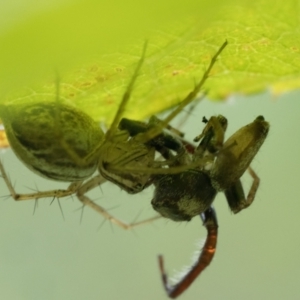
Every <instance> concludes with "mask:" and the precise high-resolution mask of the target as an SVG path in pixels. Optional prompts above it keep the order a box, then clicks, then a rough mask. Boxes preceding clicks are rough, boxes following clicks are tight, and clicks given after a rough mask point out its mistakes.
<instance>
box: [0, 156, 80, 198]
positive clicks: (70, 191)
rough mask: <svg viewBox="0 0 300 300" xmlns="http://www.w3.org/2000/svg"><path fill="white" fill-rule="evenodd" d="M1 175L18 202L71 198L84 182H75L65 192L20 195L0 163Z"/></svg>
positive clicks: (54, 191) (52, 191) (55, 191)
mask: <svg viewBox="0 0 300 300" xmlns="http://www.w3.org/2000/svg"><path fill="white" fill-rule="evenodd" d="M0 173H1V176H2V178H3V179H4V182H5V184H6V186H7V188H8V190H9V192H10V195H11V196H12V198H13V199H14V200H16V201H23V200H37V199H40V198H48V197H52V198H53V197H54V198H63V197H67V196H70V195H72V194H74V193H75V192H76V191H77V190H78V188H79V187H80V186H81V185H82V181H77V182H73V183H71V184H70V185H69V187H68V188H67V189H65V190H51V191H44V192H36V193H28V194H18V193H17V192H16V191H15V189H14V187H13V185H12V184H11V181H10V180H9V177H8V175H7V173H6V171H5V169H4V167H3V164H2V163H1V162H0Z"/></svg>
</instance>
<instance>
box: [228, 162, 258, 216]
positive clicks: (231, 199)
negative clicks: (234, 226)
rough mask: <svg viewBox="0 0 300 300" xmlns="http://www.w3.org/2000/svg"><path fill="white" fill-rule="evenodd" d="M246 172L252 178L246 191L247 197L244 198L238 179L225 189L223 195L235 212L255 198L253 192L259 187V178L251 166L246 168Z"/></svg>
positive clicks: (245, 206) (248, 204)
mask: <svg viewBox="0 0 300 300" xmlns="http://www.w3.org/2000/svg"><path fill="white" fill-rule="evenodd" d="M248 172H249V173H250V175H251V177H252V178H253V182H252V185H251V188H250V190H249V192H248V195H247V198H245V193H244V189H243V186H242V183H241V181H240V180H238V181H237V182H236V183H235V184H234V185H233V186H231V187H230V188H229V189H227V190H225V192H224V193H225V196H226V199H227V202H228V205H229V207H230V209H231V210H232V212H233V213H235V214H237V213H238V212H240V211H241V210H243V209H245V208H247V207H248V206H250V205H251V204H252V202H253V201H254V199H255V194H256V192H257V189H258V187H259V182H260V179H259V177H258V176H257V175H256V173H255V172H254V171H253V169H252V168H251V167H249V168H248Z"/></svg>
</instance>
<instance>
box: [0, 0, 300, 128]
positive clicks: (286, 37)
mask: <svg viewBox="0 0 300 300" xmlns="http://www.w3.org/2000/svg"><path fill="white" fill-rule="evenodd" d="M35 2H36V1H33V0H23V1H21V0H19V3H17V2H14V6H10V5H12V4H11V3H12V2H9V1H3V2H2V3H1V4H0V5H1V11H2V13H3V15H4V18H3V19H2V20H1V21H0V44H1V47H0V65H1V69H0V76H1V84H0V90H1V99H0V101H1V103H10V102H15V101H21V102H24V101H26V102H33V101H53V100H55V99H56V91H55V81H56V78H57V76H58V77H59V81H60V99H62V100H63V101H65V102H67V103H73V104H74V105H75V106H77V107H80V108H81V109H83V110H84V111H86V112H87V113H89V114H90V115H91V116H92V117H93V118H94V119H98V120H99V119H101V120H105V121H106V122H110V120H111V119H112V116H113V114H114V112H115V111H116V108H117V106H118V103H119V101H120V99H121V97H122V93H123V92H124V89H125V87H126V84H127V82H128V81H129V79H130V76H131V75H132V72H133V69H134V67H135V65H136V63H137V61H138V59H139V57H140V55H141V51H142V47H143V44H144V41H145V40H146V39H147V40H148V49H147V58H146V61H145V63H144V66H143V68H142V71H141V74H140V76H139V78H138V80H137V83H136V85H135V88H134V92H133V95H132V99H131V101H130V105H129V106H128V108H127V111H126V114H127V116H130V117H131V118H137V119H142V118H144V117H146V116H149V115H151V114H155V113H157V112H159V111H162V110H164V109H166V108H168V107H171V106H173V105H175V104H176V103H178V101H179V100H180V99H182V98H183V97H184V96H185V95H186V94H187V93H188V92H189V91H190V90H191V89H192V88H193V85H194V82H195V81H197V79H198V78H200V77H201V75H202V73H203V71H204V68H205V67H206V66H207V65H208V64H209V61H210V59H211V57H212V56H213V55H214V53H215V52H216V51H217V49H218V47H219V46H220V45H221V44H222V43H223V42H224V40H225V39H227V40H228V41H229V45H228V47H227V48H226V50H225V51H224V53H223V54H222V56H221V58H220V59H219V61H218V62H217V64H216V66H215V67H214V69H213V71H212V74H211V77H210V78H209V80H208V81H207V83H206V85H205V88H206V89H207V90H208V95H209V97H210V98H212V99H224V98H225V97H226V96H228V95H230V94H232V93H246V94H249V93H257V92H260V91H262V90H265V89H270V90H271V91H272V92H273V93H274V94H278V93H282V92H285V91H289V90H291V89H295V88H299V86H300V76H299V70H300V55H299V49H300V39H299V34H300V32H299V13H300V12H299V1H296V0H287V1H285V2H283V1H279V0H273V1H271V0H265V1H263V0H260V1H254V2H253V1H252V2H251V1H246V0H244V1H241V0H240V1H237V0H236V1H234V0H231V1H226V3H225V4H224V1H220V0H215V1H208V0H202V1H199V0H187V1H171V0H163V1H159V2H153V1H150V0H145V1H137V0H128V1H121V0H115V1H96V0H88V1H86V0H85V1H83V0H77V1H74V0H73V1H67V0H65V1H56V2H55V0H52V1H43V2H45V3H47V4H39V5H40V6H38V7H37V6H36V3H35ZM103 2H105V3H103ZM57 74H58V75H57ZM24 86H26V88H24ZM28 87H30V88H28Z"/></svg>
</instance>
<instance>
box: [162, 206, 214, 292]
mask: <svg viewBox="0 0 300 300" xmlns="http://www.w3.org/2000/svg"><path fill="white" fill-rule="evenodd" d="M200 217H201V219H202V221H203V225H204V226H205V227H206V230H207V238H206V241H205V244H204V247H203V248H202V251H201V253H200V256H199V258H198V260H197V262H196V263H195V264H194V265H193V266H192V267H191V269H190V271H189V272H188V273H187V274H186V275H185V276H184V277H183V278H182V279H181V280H180V281H179V282H178V283H177V284H175V285H173V286H170V285H169V284H168V276H167V274H166V272H165V269H164V260H163V256H162V255H160V256H159V257H158V262H159V268H160V273H161V277H162V281H163V285H164V287H165V290H166V292H167V294H168V296H169V297H170V298H176V297H178V296H179V295H180V294H181V293H183V292H184V291H185V290H186V289H187V288H188V287H189V286H190V285H191V284H192V283H193V282H194V280H195V279H196V278H197V277H198V276H199V275H200V274H201V273H202V271H203V270H204V269H205V268H206V267H207V266H208V265H209V264H210V262H211V261H212V259H213V257H214V255H215V251H216V246H217V237H218V221H217V216H216V212H215V210H214V209H213V208H212V207H211V208H209V209H208V210H206V211H205V212H204V213H202V214H201V215H200Z"/></svg>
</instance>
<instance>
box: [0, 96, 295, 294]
mask: <svg viewBox="0 0 300 300" xmlns="http://www.w3.org/2000/svg"><path fill="white" fill-rule="evenodd" d="M299 97H300V92H299V91H295V92H292V93H288V94H285V95H282V96H280V97H276V98H275V97H273V96H271V95H270V94H268V93H265V94H260V95H255V96H251V97H250V96H248V97H243V96H232V97H230V99H228V101H227V102H224V103H214V102H210V101H206V100H203V101H202V102H201V103H199V105H198V106H197V108H196V109H195V110H194V111H193V112H192V113H191V114H190V115H189V117H188V120H187V122H186V123H185V124H184V126H182V129H181V130H182V131H183V132H185V133H186V136H187V138H188V139H189V140H192V139H193V137H195V136H196V135H198V134H199V133H200V132H201V130H202V128H203V124H202V122H201V120H202V117H203V116H206V117H207V118H209V117H210V116H211V115H215V114H223V115H224V116H226V117H227V118H228V121H229V126H228V132H227V137H228V136H229V135H230V134H232V133H233V132H234V131H236V130H238V129H239V128H240V127H241V126H244V125H245V124H248V123H250V122H252V121H253V120H254V118H256V117H257V116H258V115H263V116H264V117H265V118H266V120H267V121H269V122H270V124H271V128H270V133H269V136H268V138H267V139H266V142H265V144H264V145H263V146H262V148H261V150H260V152H259V153H258V155H257V156H256V157H255V159H254V161H253V163H252V167H253V169H254V170H255V171H256V172H257V174H258V175H259V177H260V178H261V185H260V188H259V190H258V192H257V195H256V199H255V202H254V203H253V205H252V206H251V207H250V208H249V209H246V210H244V211H242V212H241V213H239V214H238V215H233V214H232V213H231V212H230V211H229V208H228V206H227V202H226V200H225V197H224V195H223V194H221V193H220V194H218V196H217V197H216V200H215V202H214V205H215V208H216V210H217V214H218V220H219V226H220V227H219V240H218V247H217V252H216V255H215V258H214V260H213V262H212V264H211V265H210V267H209V268H207V269H206V270H205V272H204V273H203V274H202V275H201V276H200V277H199V278H198V279H197V280H196V281H195V282H194V283H193V284H192V286H191V287H190V288H189V289H188V290H187V291H186V292H185V293H184V294H183V295H182V296H181V297H180V298H179V299H182V300H184V299H204V300H206V299H209V300H213V299H273V300H280V299H299V298H300V291H299V279H300V258H299V254H298V253H299V247H300V234H299V232H298V227H299V226H300V225H299V221H298V220H299V217H298V214H299V208H300V202H299V200H300V189H299V186H300V181H299V180H300V176H299V175H300V168H299V165H300V164H299V161H300V158H299V157H298V155H299V153H300V151H299V150H300V144H299V138H298V137H299V133H298V130H299V128H300V118H299V111H300V102H299V101H298V99H297V98H299ZM184 117H185V112H182V114H181V115H180V116H179V118H178V119H176V120H175V121H174V122H173V125H174V126H176V125H178V124H179V123H180V120H181V118H184ZM1 160H2V161H3V163H4V165H5V168H6V170H7V172H8V173H9V175H10V177H11V180H12V182H13V183H14V184H15V187H16V190H17V191H18V192H31V191H32V189H39V190H49V189H56V188H66V187H67V184H61V183H56V182H53V181H48V180H44V179H42V178H39V177H38V176H35V175H34V174H32V173H31V172H30V171H29V170H27V169H26V168H25V167H24V166H23V165H22V164H21V163H20V162H19V161H18V159H17V158H16V157H15V155H14V154H13V153H12V151H11V150H7V151H5V152H3V153H2V154H1ZM242 180H243V183H244V187H245V190H246V191H248V189H249V187H250V185H251V178H250V176H249V175H248V174H245V175H244V176H243V179H242ZM297 186H298V188H297ZM152 193H153V189H152V187H150V188H148V189H147V190H145V191H144V192H142V193H140V194H138V195H134V196H132V195H127V194H126V193H125V192H123V191H120V189H119V188H118V187H116V186H114V185H113V184H111V183H105V184H104V185H103V186H102V187H101V189H95V190H94V191H93V192H92V193H91V194H90V196H91V198H92V199H93V200H95V201H97V202H99V204H101V205H103V206H104V207H105V208H107V209H111V210H110V212H111V213H113V214H114V215H115V216H117V217H119V218H121V219H122V220H126V221H128V222H132V221H133V220H135V219H136V218H137V217H138V219H139V220H141V219H144V218H147V217H149V216H153V215H155V213H154V211H152V208H151V204H150V201H151V198H152ZM0 194H1V196H3V200H1V202H0V237H1V247H0V268H1V272H0V298H1V299H6V300H35V299H38V300H40V299H43V300H50V299H51V300H52V299H56V300H62V299H64V300H67V299H72V300H82V299H89V300H94V299H95V300H96V299H131V300H133V299H149V300H150V299H151V300H152V299H167V296H166V294H165V291H164V289H163V286H162V283H161V279H160V276H159V270H158V263H157V255H158V254H163V255H164V257H165V264H166V269H167V270H168V273H169V275H174V273H175V270H179V271H180V270H181V268H182V267H184V266H185V265H190V263H191V260H190V258H191V256H192V255H193V253H194V251H195V250H196V249H197V248H198V246H197V243H198V241H199V240H203V239H204V238H205V235H206V230H205V228H204V227H203V226H202V224H201V221H200V219H199V218H197V217H195V218H194V219H193V220H192V221H191V222H189V223H174V222H172V221H167V220H159V221H156V222H155V223H152V224H148V225H144V226H141V227H139V228H136V229H135V230H133V231H124V230H121V229H119V228H117V227H116V226H114V225H111V224H109V222H104V223H103V219H102V217H101V216H99V215H98V214H97V213H96V212H94V211H92V210H91V209H89V208H85V209H84V212H83V218H82V221H81V222H80V218H81V204H80V203H79V201H78V200H76V199H71V198H68V199H61V200H60V204H61V206H62V211H63V215H64V217H63V216H62V212H61V211H60V208H59V205H58V202H57V201H56V200H55V201H54V202H53V203H52V204H51V205H50V202H51V199H50V200H48V199H42V200H39V201H38V207H37V208H36V209H35V212H34V205H35V203H34V201H24V202H22V203H20V202H15V201H14V200H12V199H11V198H7V197H5V196H6V195H8V190H7V188H6V186H5V185H4V183H3V180H1V179H0Z"/></svg>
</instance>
